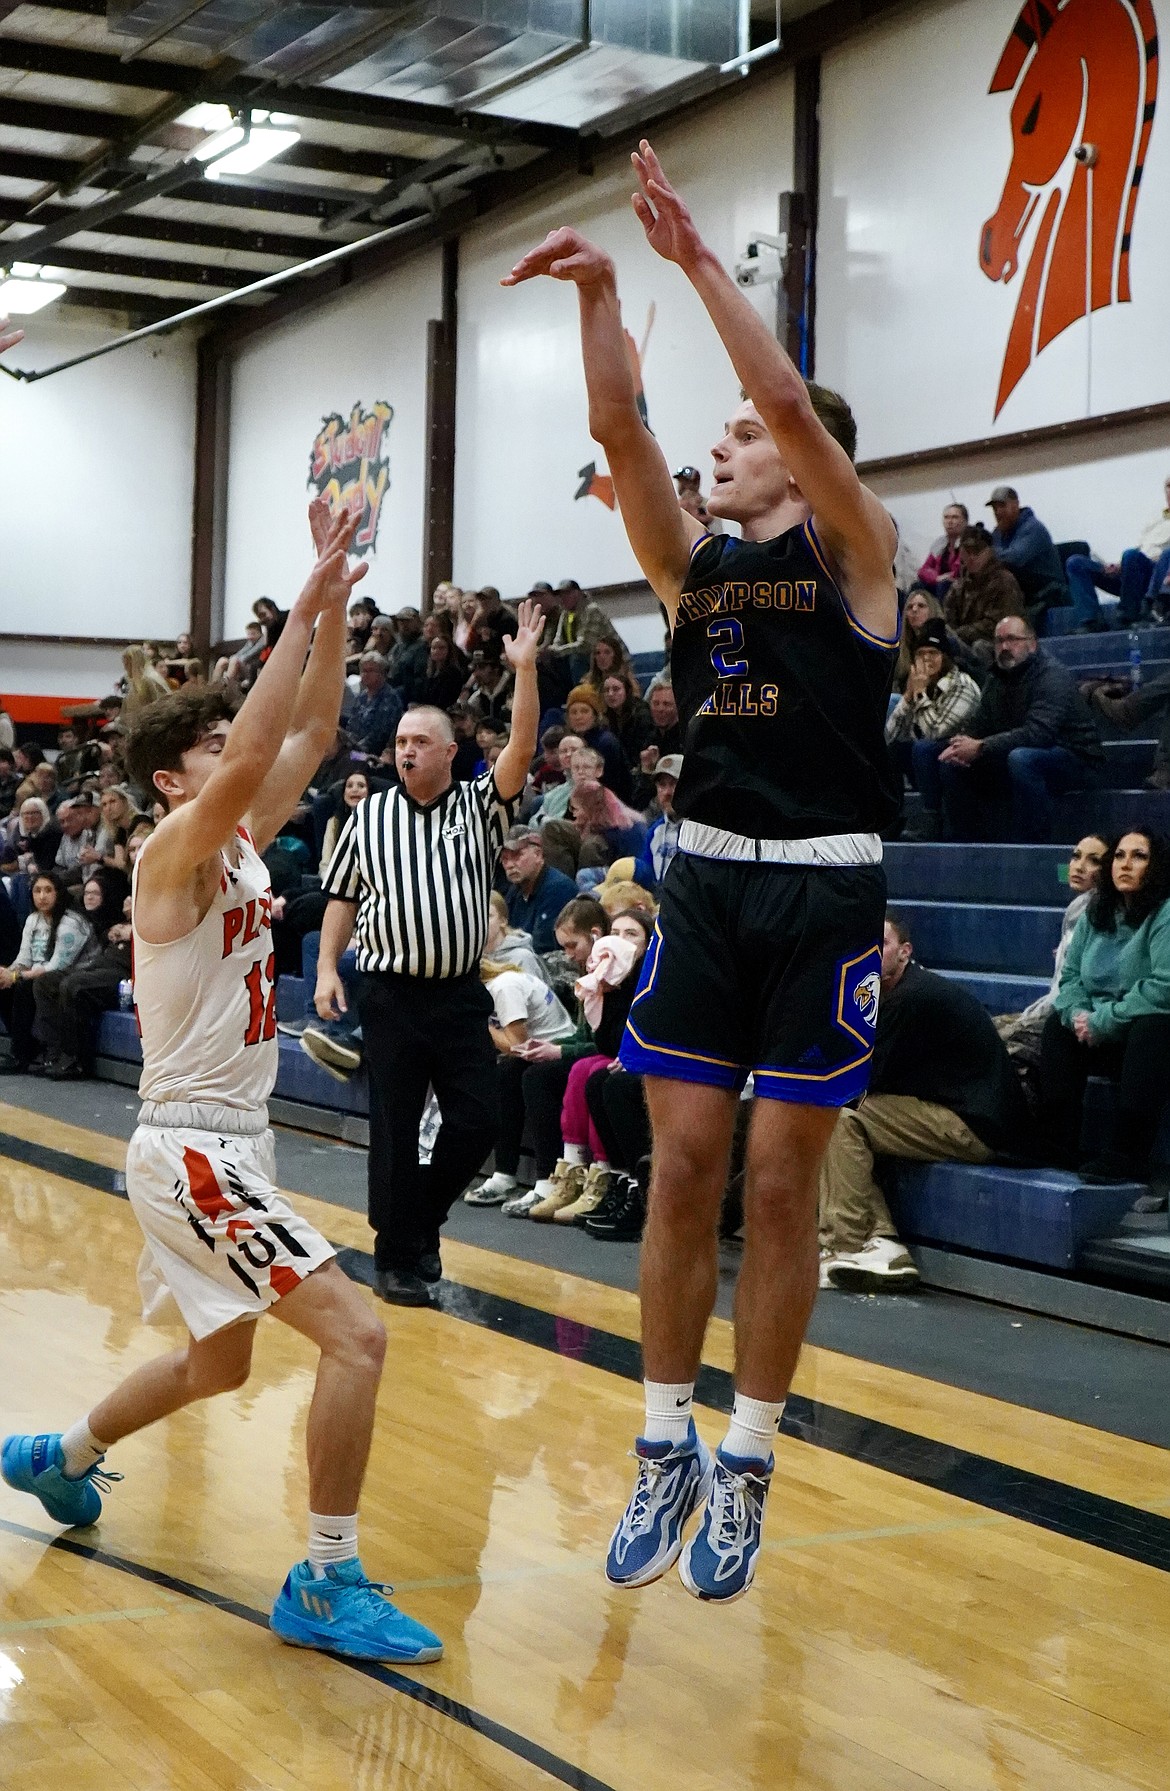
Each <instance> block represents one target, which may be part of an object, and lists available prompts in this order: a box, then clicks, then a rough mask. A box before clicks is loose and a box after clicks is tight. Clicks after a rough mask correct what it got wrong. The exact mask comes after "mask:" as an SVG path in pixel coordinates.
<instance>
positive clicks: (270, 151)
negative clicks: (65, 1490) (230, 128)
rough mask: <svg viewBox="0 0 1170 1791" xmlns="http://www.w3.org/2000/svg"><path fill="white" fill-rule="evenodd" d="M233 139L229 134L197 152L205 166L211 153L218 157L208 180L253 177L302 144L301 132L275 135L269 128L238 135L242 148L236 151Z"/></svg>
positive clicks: (211, 166) (240, 131) (212, 163)
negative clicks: (224, 177) (265, 165)
mask: <svg viewBox="0 0 1170 1791" xmlns="http://www.w3.org/2000/svg"><path fill="white" fill-rule="evenodd" d="M230 135H231V133H230V132H227V131H225V132H224V134H223V137H222V138H216V139H215V140H214V142H213V143H212V144H211V145H208V146H206V147H205V148H204V149H201V150H199V151H198V152H197V153H198V155H199V160H200V161H201V162H202V161H207V160H208V154H209V153H212V154H214V155H215V158H216V159H215V160H214V161H213V162H211V163H210V164H209V166H208V168H207V170H206V173H207V178H208V180H218V179H219V177H220V175H221V174H251V173H252V172H253V171H254V170H255V169H256V168H262V167H263V166H264V164H265V162H270V161H271V160H272V159H273V157H274V156H278V155H283V154H284V152H285V150H286V149H291V148H292V146H293V144H294V143H299V142H300V140H301V133H300V131H274V130H272V129H271V128H270V127H269V126H268V125H253V127H252V129H251V131H250V132H249V133H248V134H247V135H245V133H244V132H243V131H242V130H239V131H238V132H237V135H238V139H239V147H238V148H233V147H232V144H231V143H230V142H229V141H228V139H229V137H230ZM224 150H226V151H227V152H228V153H227V154H226V155H225V154H224V153H223V151H224Z"/></svg>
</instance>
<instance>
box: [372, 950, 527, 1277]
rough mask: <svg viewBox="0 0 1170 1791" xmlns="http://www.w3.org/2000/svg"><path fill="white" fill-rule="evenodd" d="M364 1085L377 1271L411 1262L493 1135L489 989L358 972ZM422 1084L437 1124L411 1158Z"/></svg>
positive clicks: (432, 1236)
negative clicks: (428, 1143) (431, 1144)
mask: <svg viewBox="0 0 1170 1791" xmlns="http://www.w3.org/2000/svg"><path fill="white" fill-rule="evenodd" d="M358 1012H359V1013H360V1015H361V1022H362V1042H363V1044H364V1046H365V1054H366V1070H367V1074H368V1076H369V1083H370V1153H369V1164H368V1171H367V1173H368V1188H369V1196H368V1199H369V1207H368V1210H369V1219H370V1225H371V1226H372V1227H373V1231H374V1262H375V1265H376V1266H377V1267H378V1268H380V1269H413V1268H414V1267H415V1266H416V1264H417V1263H418V1259H419V1257H420V1256H421V1255H422V1254H423V1252H424V1251H430V1250H435V1249H437V1248H438V1241H439V1229H440V1227H441V1226H442V1224H443V1221H444V1220H445V1219H446V1217H447V1214H448V1213H449V1212H450V1210H451V1207H452V1205H453V1203H454V1202H455V1200H456V1199H457V1198H458V1197H459V1195H460V1194H461V1193H462V1192H463V1190H464V1188H465V1187H466V1186H467V1184H468V1182H469V1181H470V1180H471V1178H472V1176H473V1175H474V1174H475V1171H476V1170H477V1169H478V1168H479V1167H480V1165H481V1164H482V1162H483V1160H484V1158H485V1157H486V1156H487V1155H488V1153H489V1151H490V1150H491V1148H492V1145H493V1143H494V1141H495V1091H496V1051H495V1047H494V1046H493V1044H492V1042H491V1038H490V1036H489V1034H488V1017H489V1016H490V1014H491V1013H492V1012H493V1008H492V1000H491V996H490V995H489V994H488V992H487V990H486V989H485V988H484V986H483V984H482V983H481V982H480V980H479V977H478V976H476V975H472V976H461V977H451V978H444V979H440V978H427V977H417V976H391V975H373V976H363V977H362V978H361V980H360V984H359V988H358ZM428 1085H429V1086H430V1087H432V1088H433V1089H434V1091H435V1097H436V1099H437V1100H438V1103H439V1111H440V1113H441V1114H442V1116H443V1123H442V1125H441V1127H440V1128H439V1136H438V1138H437V1139H436V1140H435V1148H434V1151H433V1152H432V1155H431V1161H430V1164H429V1166H427V1167H424V1166H423V1165H422V1164H421V1163H420V1162H419V1160H418V1128H419V1122H420V1121H421V1119H422V1116H423V1109H424V1107H425V1106H426V1100H427V1088H428Z"/></svg>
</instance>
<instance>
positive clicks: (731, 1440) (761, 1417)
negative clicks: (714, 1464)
mask: <svg viewBox="0 0 1170 1791" xmlns="http://www.w3.org/2000/svg"><path fill="white" fill-rule="evenodd" d="M783 1415H784V1401H783V1400H782V1399H779V1400H777V1401H776V1403H775V1405H773V1404H771V1403H770V1402H769V1401H768V1400H766V1399H748V1398H746V1397H745V1395H744V1394H742V1393H737V1394H736V1396H735V1404H734V1405H733V1406H732V1408H731V1423H730V1425H729V1427H728V1431H727V1435H726V1436H725V1437H724V1439H723V1441H722V1443H721V1444H720V1445H719V1446H720V1448H721V1449H722V1451H723V1453H724V1455H734V1456H737V1457H738V1458H739V1459H740V1460H741V1461H767V1459H768V1457H769V1456H770V1455H771V1453H772V1444H773V1442H774V1441H775V1438H776V1432H777V1431H778V1430H779V1428H780V1420H781V1418H782V1417H783Z"/></svg>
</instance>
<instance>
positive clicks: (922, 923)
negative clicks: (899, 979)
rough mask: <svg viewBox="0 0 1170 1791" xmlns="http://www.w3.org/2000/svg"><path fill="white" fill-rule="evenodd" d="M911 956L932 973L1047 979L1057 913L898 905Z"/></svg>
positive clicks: (1002, 906) (996, 906) (1000, 906)
mask: <svg viewBox="0 0 1170 1791" xmlns="http://www.w3.org/2000/svg"><path fill="white" fill-rule="evenodd" d="M898 912H899V914H901V915H902V917H903V919H904V920H905V922H906V924H907V926H908V927H909V929H910V934H911V937H912V938H913V940H914V949H915V956H916V957H917V958H918V960H919V962H920V963H922V964H926V965H928V966H929V967H930V968H931V969H932V970H992V971H1004V970H1006V971H1009V972H1011V973H1013V974H1016V975H1022V976H1044V975H1045V974H1046V973H1047V974H1048V975H1051V971H1052V954H1053V952H1054V951H1055V950H1056V947H1057V944H1058V942H1059V940H1060V920H1061V914H1060V909H1059V908H1037V907H1027V908H1024V907H1018V908H1017V907H1009V906H1008V905H1007V904H1006V903H990V902H980V903H974V902H899V903H898Z"/></svg>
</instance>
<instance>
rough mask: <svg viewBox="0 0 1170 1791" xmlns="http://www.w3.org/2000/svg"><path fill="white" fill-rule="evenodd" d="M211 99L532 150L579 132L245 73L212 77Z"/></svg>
mask: <svg viewBox="0 0 1170 1791" xmlns="http://www.w3.org/2000/svg"><path fill="white" fill-rule="evenodd" d="M210 79H211V80H212V81H213V82H214V85H215V89H216V91H215V98H217V99H222V100H223V101H224V103H225V104H227V105H229V106H230V105H235V106H246V105H253V106H270V107H271V108H272V110H273V111H276V112H290V113H291V114H292V115H293V117H294V118H321V119H325V120H326V121H327V122H328V123H330V124H356V125H363V126H365V127H367V128H368V129H371V130H381V131H410V132H413V133H414V135H415V136H420V137H448V138H451V139H452V140H454V141H458V139H459V138H461V137H474V138H478V139H481V140H486V141H488V142H500V143H527V144H530V145H532V147H533V148H536V149H554V148H557V147H559V146H560V145H562V144H564V143H566V142H568V141H570V140H572V141H574V142H575V141H576V137H577V133H576V131H574V130H567V129H566V128H565V127H564V126H563V125H559V124H533V123H530V122H528V121H523V122H521V121H519V120H514V119H509V118H493V117H492V116H490V115H489V114H483V115H479V114H476V113H474V112H467V113H463V112H460V113H456V112H454V111H453V110H451V109H449V108H448V107H446V106H430V105H424V104H423V103H422V102H421V101H420V100H407V99H384V98H382V96H381V95H377V96H375V95H374V94H370V93H350V92H348V91H346V90H345V89H344V88H340V87H294V86H291V85H290V86H287V87H282V86H276V85H273V84H272V83H271V82H264V81H256V80H255V79H254V77H252V76H249V75H237V76H235V77H234V78H233V79H231V80H219V81H215V80H214V77H211V78H210Z"/></svg>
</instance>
